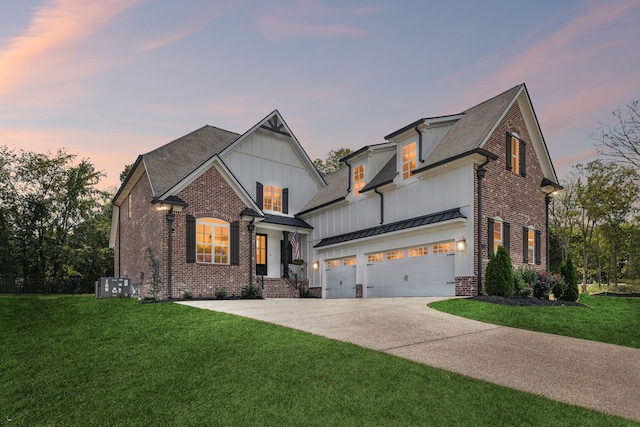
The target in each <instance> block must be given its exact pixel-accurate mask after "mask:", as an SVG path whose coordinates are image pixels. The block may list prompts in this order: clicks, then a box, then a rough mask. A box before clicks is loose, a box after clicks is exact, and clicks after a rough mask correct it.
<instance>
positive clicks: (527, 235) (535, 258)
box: [522, 226, 542, 264]
mask: <svg viewBox="0 0 640 427" xmlns="http://www.w3.org/2000/svg"><path fill="white" fill-rule="evenodd" d="M522 231H523V233H522V243H523V244H522V262H524V263H525V264H540V263H541V262H542V256H541V255H542V253H541V252H542V251H541V247H540V240H541V236H542V233H541V232H540V231H539V230H536V229H535V228H533V227H531V226H529V227H524V228H523V230H522Z"/></svg>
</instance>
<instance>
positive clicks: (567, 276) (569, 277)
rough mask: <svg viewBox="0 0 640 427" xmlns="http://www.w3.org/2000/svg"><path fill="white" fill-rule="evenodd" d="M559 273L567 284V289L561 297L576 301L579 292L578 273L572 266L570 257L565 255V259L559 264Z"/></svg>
mask: <svg viewBox="0 0 640 427" xmlns="http://www.w3.org/2000/svg"><path fill="white" fill-rule="evenodd" d="M560 275H562V279H563V280H564V283H565V284H566V285H567V289H566V290H565V293H564V295H563V297H562V299H563V300H565V301H577V300H578V296H580V292H579V291H578V274H577V273H576V268H575V267H574V266H573V262H572V261H571V258H569V257H567V260H566V261H565V262H564V263H563V264H562V266H560Z"/></svg>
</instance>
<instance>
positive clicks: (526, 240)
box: [522, 227, 529, 264]
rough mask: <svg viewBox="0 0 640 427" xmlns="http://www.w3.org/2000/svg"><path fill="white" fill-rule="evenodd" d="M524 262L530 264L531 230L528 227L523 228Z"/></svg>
mask: <svg viewBox="0 0 640 427" xmlns="http://www.w3.org/2000/svg"><path fill="white" fill-rule="evenodd" d="M522 262H523V263H525V264H526V263H528V262H529V229H528V228H527V227H523V228H522Z"/></svg>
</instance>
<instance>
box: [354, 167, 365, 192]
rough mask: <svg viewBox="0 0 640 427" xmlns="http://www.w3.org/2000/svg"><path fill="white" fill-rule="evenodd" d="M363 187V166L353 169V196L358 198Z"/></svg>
mask: <svg viewBox="0 0 640 427" xmlns="http://www.w3.org/2000/svg"><path fill="white" fill-rule="evenodd" d="M362 187H364V164H362V165H358V166H356V167H354V168H353V195H354V196H359V195H360V190H362Z"/></svg>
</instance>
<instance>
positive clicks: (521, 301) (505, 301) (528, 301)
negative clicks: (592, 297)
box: [471, 295, 586, 307]
mask: <svg viewBox="0 0 640 427" xmlns="http://www.w3.org/2000/svg"><path fill="white" fill-rule="evenodd" d="M471 299H472V300H476V301H484V302H490V303H492V304H500V305H514V306H520V307H562V306H574V307H586V305H584V304H581V303H579V302H576V301H557V300H556V301H550V300H548V299H538V298H530V297H528V298H517V297H512V298H505V297H498V296H494V295H481V296H475V297H472V298H471Z"/></svg>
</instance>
